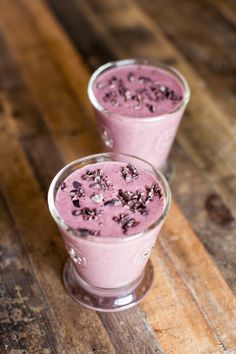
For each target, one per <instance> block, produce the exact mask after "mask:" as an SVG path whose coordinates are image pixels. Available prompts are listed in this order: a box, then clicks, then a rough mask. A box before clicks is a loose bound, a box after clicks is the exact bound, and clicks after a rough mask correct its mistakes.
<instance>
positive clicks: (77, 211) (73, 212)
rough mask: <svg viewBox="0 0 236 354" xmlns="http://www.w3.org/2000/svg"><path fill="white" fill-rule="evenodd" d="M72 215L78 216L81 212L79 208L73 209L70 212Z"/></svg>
mask: <svg viewBox="0 0 236 354" xmlns="http://www.w3.org/2000/svg"><path fill="white" fill-rule="evenodd" d="M71 214H72V215H73V216H79V215H80V214H81V211H80V210H79V209H77V210H73V211H72V213H71Z"/></svg>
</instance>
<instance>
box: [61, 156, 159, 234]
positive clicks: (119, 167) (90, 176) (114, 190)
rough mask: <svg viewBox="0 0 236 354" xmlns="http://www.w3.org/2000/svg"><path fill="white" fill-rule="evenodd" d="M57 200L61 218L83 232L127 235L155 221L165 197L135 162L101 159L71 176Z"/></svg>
mask: <svg viewBox="0 0 236 354" xmlns="http://www.w3.org/2000/svg"><path fill="white" fill-rule="evenodd" d="M55 203H56V208H57V211H58V213H59V215H60V216H61V217H62V219H63V220H64V221H65V222H66V223H67V224H68V225H69V226H71V227H73V228H74V229H77V230H78V231H79V232H80V233H81V234H82V235H83V234H84V235H93V236H103V237H118V236H122V237H124V236H129V235H134V234H136V233H139V232H141V231H143V230H145V229H147V228H148V227H149V226H150V225H151V224H152V223H154V222H155V221H156V220H157V219H158V218H159V217H160V216H161V214H162V212H163V209H164V205H165V197H164V194H163V191H162V190H161V188H160V186H159V184H158V182H157V180H156V179H155V178H154V176H153V175H151V174H150V173H149V172H147V171H145V170H143V169H139V168H136V167H135V166H134V165H132V164H125V163H122V162H102V163H95V164H91V165H87V166H84V167H82V168H80V169H78V170H76V171H75V172H73V173H72V174H71V175H69V176H68V177H67V178H66V179H65V180H64V182H62V184H61V185H60V187H59V189H58V191H57V194H56V201H55Z"/></svg>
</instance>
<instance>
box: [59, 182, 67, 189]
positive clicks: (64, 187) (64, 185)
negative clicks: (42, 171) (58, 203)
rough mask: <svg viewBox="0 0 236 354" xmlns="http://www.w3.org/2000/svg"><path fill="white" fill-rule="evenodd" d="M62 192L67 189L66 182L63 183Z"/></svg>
mask: <svg viewBox="0 0 236 354" xmlns="http://www.w3.org/2000/svg"><path fill="white" fill-rule="evenodd" d="M60 187H61V190H62V191H63V190H64V189H66V182H62V184H61V186H60Z"/></svg>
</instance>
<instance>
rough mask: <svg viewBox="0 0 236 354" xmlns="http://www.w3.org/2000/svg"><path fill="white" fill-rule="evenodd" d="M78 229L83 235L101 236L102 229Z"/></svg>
mask: <svg viewBox="0 0 236 354" xmlns="http://www.w3.org/2000/svg"><path fill="white" fill-rule="evenodd" d="M77 231H78V232H79V233H80V234H81V236H88V235H91V236H100V231H95V230H89V229H86V228H78V229H77Z"/></svg>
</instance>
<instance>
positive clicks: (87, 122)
mask: <svg viewBox="0 0 236 354" xmlns="http://www.w3.org/2000/svg"><path fill="white" fill-rule="evenodd" d="M50 3H51V5H53V8H54V9H57V11H58V13H60V16H61V17H60V18H61V19H65V18H67V27H68V26H71V27H70V31H72V32H73V31H76V27H75V22H73V21H75V19H76V15H79V16H80V17H79V18H80V19H81V20H82V24H81V26H82V25H83V26H85V28H86V29H87V31H86V34H87V36H86V38H87V39H88V43H86V41H85V40H84V39H83V37H84V32H82V34H77V35H76V36H75V37H74V38H77V42H76V41H75V40H74V43H77V45H78V46H80V47H81V48H82V49H80V53H82V55H83V58H84V59H85V58H86V55H88V56H89V57H88V59H89V60H87V59H86V62H88V63H89V65H90V68H91V67H94V66H95V65H97V64H99V63H100V62H102V61H105V59H106V56H108V55H110V56H111V58H116V57H122V56H130V55H135V56H137V55H141V54H142V53H143V52H144V51H145V53H146V54H147V56H154V57H155V56H157V55H158V56H160V57H161V58H162V59H163V60H164V61H166V62H172V63H175V64H176V66H178V67H179V68H180V69H181V70H182V71H183V72H184V73H185V74H186V75H187V76H188V78H189V80H190V82H191V86H192V88H193V93H194V98H193V101H192V104H191V107H190V109H189V111H188V115H187V117H186V118H188V121H187V122H186V123H185V122H184V125H183V126H182V128H181V131H180V134H179V137H178V142H177V144H176V145H175V148H174V152H173V158H174V160H175V162H176V179H175V181H174V182H173V188H174V189H175V190H176V192H175V195H176V196H177V200H178V202H179V203H180V204H181V206H183V210H184V212H185V214H186V215H187V216H188V219H189V220H191V223H193V226H194V228H195V229H197V230H198V231H199V232H200V236H201V237H202V239H203V240H204V241H205V244H206V245H207V249H208V250H209V251H210V252H212V253H213V254H214V257H215V259H216V260H217V261H218V264H219V265H221V264H222V263H221V262H222V259H219V258H217V257H220V256H221V257H223V256H224V255H227V261H228V262H229V264H230V265H231V266H232V268H231V269H230V271H229V273H228V275H227V277H228V278H227V279H230V280H231V279H233V278H232V272H233V264H234V263H233V262H235V258H233V256H234V252H235V250H233V249H232V250H231V254H230V257H229V256H228V254H226V250H227V248H225V254H224V253H223V252H222V250H220V249H216V248H217V246H218V248H220V245H222V241H220V238H222V236H223V235H224V233H225V232H226V230H227V237H228V239H224V241H225V243H226V245H227V247H228V246H229V245H231V247H232V245H233V244H234V241H233V239H232V238H233V235H234V230H233V226H234V220H235V216H234V215H235V214H234V212H235V209H234V206H233V203H232V201H233V198H232V196H231V195H230V194H231V193H232V186H233V185H232V184H231V185H230V183H229V184H227V186H225V185H224V183H223V181H221V178H222V174H220V175H219V173H218V169H219V167H220V163H219V161H221V158H222V159H223V157H226V154H227V152H228V151H230V149H231V148H232V149H233V146H234V143H235V141H234V140H233V137H234V131H233V129H230V125H229V121H228V119H227V118H226V119H225V116H224V115H223V113H222V111H220V110H218V107H216V106H215V104H214V102H213V100H212V96H211V95H210V94H209V91H208V89H206V87H204V82H203V81H202V80H201V79H200V78H199V76H198V75H196V73H195V71H194V70H193V68H192V67H191V66H190V65H189V64H188V63H187V62H186V61H185V59H184V57H183V56H182V55H181V54H180V52H179V51H176V48H174V47H173V45H172V44H171V42H170V41H169V40H168V39H167V38H166V37H164V36H163V34H162V33H161V31H160V30H159V28H158V27H157V26H156V24H154V22H153V21H152V20H151V19H150V18H149V17H148V16H146V14H145V13H144V12H143V11H142V8H141V7H139V6H138V5H137V3H136V2H134V1H127V2H124V1H120V2H119V3H115V2H112V1H111V0H104V1H103V3H101V2H98V1H95V0H91V1H90V2H89V3H85V2H81V1H79V0H68V3H67V4H66V5H65V3H63V2H62V1H58V2H52V0H50ZM59 10H60V11H59ZM65 10H67V11H66V12H65V14H64V15H63V16H62V11H65ZM71 13H73V16H74V17H73V16H72V19H73V21H72V22H70V19H71ZM0 20H1V21H0V22H1V28H2V34H1V35H0V51H1V52H3V53H4V54H3V56H2V57H1V58H0V77H1V78H2V77H3V78H4V79H3V80H1V81H0V91H1V94H0V107H1V109H0V111H1V113H0V114H1V117H0V160H1V166H2V168H1V169H0V185H1V191H2V194H1V193H0V196H1V197H0V206H2V209H3V210H1V211H0V213H1V215H2V219H0V220H1V222H0V231H3V232H6V236H5V237H4V238H3V247H5V248H4V257H5V258H4V262H5V263H3V265H4V268H3V269H4V270H5V271H6V270H8V272H9V273H5V275H4V276H5V278H4V279H6V280H5V282H6V281H7V278H6V277H7V274H9V276H11V277H12V279H13V280H12V283H9V290H8V289H7V291H6V289H5V288H1V291H2V292H1V294H3V296H4V298H6V299H7V303H9V304H10V305H12V306H13V307H12V309H13V310H12V313H10V314H9V313H8V312H7V311H8V307H7V304H6V305H5V307H4V311H5V312H4V314H6V318H3V321H5V322H3V323H4V325H5V327H4V328H5V329H6V332H7V336H6V335H4V337H3V339H4V341H3V345H4V347H3V350H5V351H6V350H7V349H9V348H11V349H14V350H18V351H19V350H21V351H23V350H26V351H27V350H28V351H29V352H37V351H38V352H45V353H46V352H59V353H82V354H84V353H85V354H87V353H109V354H110V353H122V354H123V353H135V354H136V353H139V352H140V353H162V352H163V353H177V354H178V353H180V354H182V353H197V354H198V353H199V354H201V353H204V354H205V353H212V354H215V353H230V354H233V353H234V352H236V328H235V323H236V303H235V299H234V297H233V295H232V293H231V291H230V289H229V288H228V286H227V284H226V283H225V281H224V280H223V278H222V276H221V275H220V273H219V271H218V270H217V268H216V266H215V264H214V263H213V261H212V260H211V258H210V257H209V255H208V254H207V252H206V250H205V249H204V247H203V246H202V244H201V243H200V241H199V239H198V237H197V236H196V234H195V233H194V231H193V229H192V227H191V226H190V225H189V223H188V221H187V220H186V219H185V217H184V216H183V214H182V212H181V211H180V209H179V207H178V206H177V204H176V203H175V202H173V205H172V208H171V212H170V215H169V217H168V219H167V221H166V223H165V226H164V229H163V232H162V235H161V237H160V239H159V243H158V245H157V247H155V249H154V252H153V255H152V262H153V264H154V266H155V280H154V288H153V290H152V292H150V294H149V295H148V296H147V298H146V299H145V300H144V302H143V303H142V304H141V306H140V307H138V308H135V309H132V310H129V311H125V312H123V313H119V314H100V315H99V316H98V315H97V314H96V313H95V312H93V311H90V310H86V309H84V308H82V307H81V306H78V305H75V303H74V302H73V301H72V300H71V299H70V298H69V296H68V295H67V294H66V292H65V290H64V288H63V286H62V282H61V278H60V272H61V268H62V265H63V262H64V260H65V251H64V247H63V244H62V241H61V239H60V237H59V234H58V231H57V229H56V226H55V225H54V223H53V221H52V220H51V218H50V215H49V213H48V211H47V206H46V202H45V198H44V195H45V194H46V191H47V187H48V184H49V182H50V180H51V178H52V177H53V175H54V174H55V172H56V170H57V169H58V168H60V167H61V165H62V164H64V163H65V162H67V161H70V160H72V159H75V158H77V157H79V156H82V155H85V154H89V153H92V152H94V151H96V150H99V148H100V143H99V140H98V139H97V133H96V128H95V124H94V119H93V114H92V111H91V108H90V106H89V102H88V100H87V98H86V85H87V81H88V77H89V72H88V70H87V68H86V66H85V64H84V63H83V60H82V59H81V57H80V55H79V54H78V52H76V50H75V48H74V47H73V43H72V41H71V40H70V38H69V37H68V36H67V35H66V34H65V33H64V32H63V30H62V29H61V28H60V26H59V25H58V23H57V22H56V21H55V18H54V17H53V15H52V14H51V13H50V12H49V10H48V8H47V6H45V3H44V2H43V1H36V2H32V1H29V0H18V1H16V0H15V1H12V2H11V3H9V2H8V1H6V0H2V1H1V2H0ZM85 28H83V30H85ZM114 40H115V42H114ZM130 41H132V43H133V45H132V47H131V46H130ZM93 43H96V46H94V47H93V45H92V44H93ZM108 59H110V58H108ZM200 88H201V90H200ZM199 114H200V115H201V114H205V115H208V117H210V118H211V122H212V124H214V127H215V131H211V126H212V125H211V124H209V122H206V121H204V119H199ZM186 120H187V119H186ZM192 129H194V133H193V132H192ZM197 129H198V130H199V131H197V132H195V130H197ZM200 136H201V139H199V137H200ZM208 137H210V138H209V139H210V141H208ZM229 137H231V138H232V142H231V143H232V145H231V143H230V144H228V145H227V144H226V143H227V141H226V140H227V139H229ZM203 138H204V139H203ZM214 139H219V142H218V143H217V146H214V143H213V141H214ZM217 141H218V140H217ZM215 145H216V144H215ZM220 147H222V149H223V148H225V149H224V150H222V151H221V153H220V154H219V153H218V150H217V149H218V148H220ZM204 149H205V150H204ZM217 153H218V155H217ZM213 154H215V156H214V157H215V159H213V156H212V155H213ZM45 156H46V157H47V158H45ZM9 161H11V163H9ZM234 162H235V161H234V157H233V156H231V157H230V158H229V159H227V161H225V162H223V166H224V168H225V169H226V170H225V172H224V173H225V174H224V175H223V177H224V178H226V177H227V178H229V175H228V174H229V173H230V172H232V176H233V174H234V172H235V163H234ZM230 166H232V167H231V169H230ZM19 171H20V173H19ZM16 181H17V185H18V186H19V188H15V185H16ZM188 184H189V185H188ZM230 188H231V189H230ZM198 191H199V194H197V192H198ZM223 192H224V195H223V196H222V193H223ZM191 193H194V195H196V197H195V198H193V197H192V195H193V194H191ZM193 199H194V200H193ZM22 205H23V206H24V207H22ZM220 212H221V214H220ZM5 230H6V231H5ZM7 230H10V233H9V231H8V233H7ZM214 231H215V238H216V241H215V240H214V237H213V236H214V235H213V233H214ZM8 234H9V235H10V236H9V237H7V236H8ZM11 240H15V242H16V243H17V244H16V245H15V246H14V247H11V246H10V241H11ZM214 241H215V244H214V246H212V245H211V244H212V243H214ZM232 248H233V247H232ZM18 254H20V257H18ZM9 264H10V265H11V266H10V267H8V268H7V265H9ZM14 265H16V267H17V274H18V273H19V279H18V278H17V277H16V275H14V274H13V273H14V268H13V266H14ZM22 265H23V269H24V271H22V270H21V267H22ZM224 274H225V273H224ZM15 283H16V284H15ZM24 284H30V286H29V289H24V291H23V290H22V289H21V288H22V287H25V286H24ZM233 285H234V281H232V286H233ZM19 288H20V289H19ZM2 289H3V290H2ZM31 296H32V298H31ZM35 296H36V298H35ZM14 299H16V300H14ZM22 301H25V302H24V305H25V310H24V311H25V312H23V310H22V305H21V304H22ZM13 302H14V304H13ZM19 304H20V305H19ZM18 305H19V306H18ZM18 308H20V311H18ZM35 309H36V310H35ZM37 311H39V315H38V312H37ZM35 312H36V314H35ZM22 316H23V319H22ZM26 319H27V321H28V319H31V320H32V321H31V323H32V325H33V327H32V328H33V329H34V332H33V334H32V332H30V329H31V327H28V326H27V324H28V322H27V321H26ZM13 323H14V324H15V325H16V326H15V327H12V324H13ZM45 328H46V330H45ZM16 339H19V340H18V341H17V340H16ZM7 345H8V347H7ZM38 348H40V349H38Z"/></svg>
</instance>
